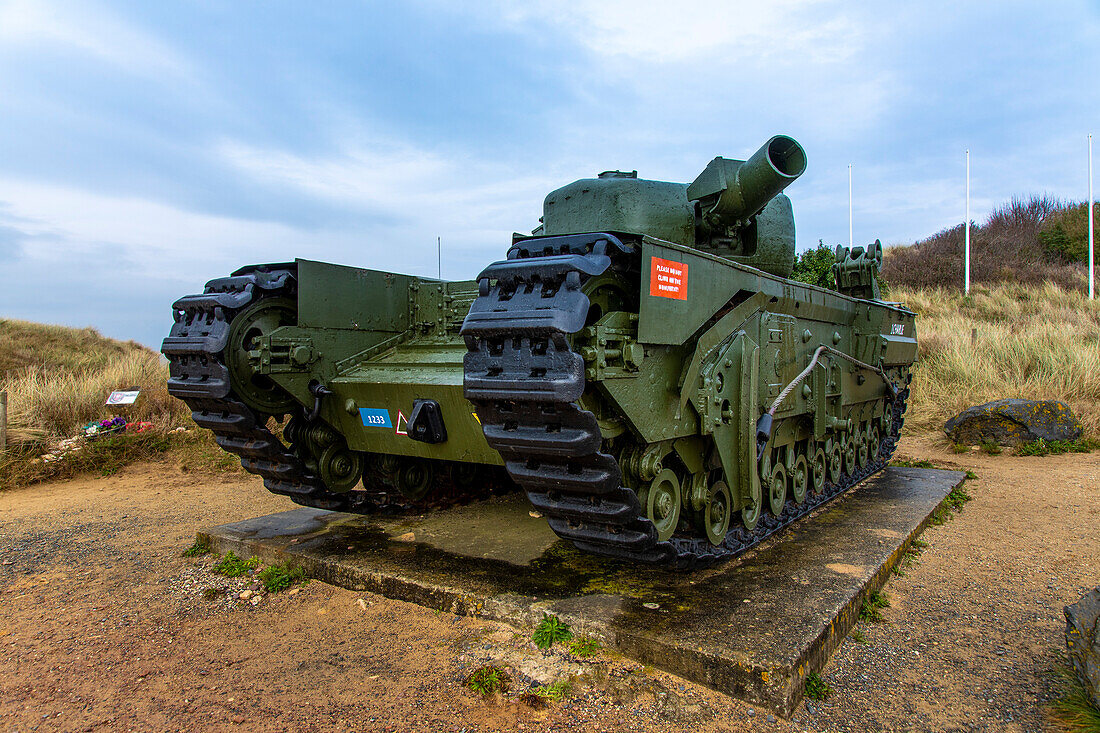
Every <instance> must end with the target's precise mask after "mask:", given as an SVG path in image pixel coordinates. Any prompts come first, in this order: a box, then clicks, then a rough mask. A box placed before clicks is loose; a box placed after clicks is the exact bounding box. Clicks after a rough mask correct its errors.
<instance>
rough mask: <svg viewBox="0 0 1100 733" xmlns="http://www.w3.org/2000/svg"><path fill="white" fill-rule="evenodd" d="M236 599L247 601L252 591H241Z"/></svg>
mask: <svg viewBox="0 0 1100 733" xmlns="http://www.w3.org/2000/svg"><path fill="white" fill-rule="evenodd" d="M237 597H238V598H240V599H241V600H242V601H247V600H248V599H249V598H251V597H252V591H250V590H242V591H241V592H240V593H239V594H238V595H237Z"/></svg>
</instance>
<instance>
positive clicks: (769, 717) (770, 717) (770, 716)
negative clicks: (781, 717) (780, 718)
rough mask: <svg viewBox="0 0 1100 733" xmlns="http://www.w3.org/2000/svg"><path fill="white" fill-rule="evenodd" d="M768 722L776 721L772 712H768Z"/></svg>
mask: <svg viewBox="0 0 1100 733" xmlns="http://www.w3.org/2000/svg"><path fill="white" fill-rule="evenodd" d="M768 722H769V723H774V722H775V716H774V715H772V714H771V713H768Z"/></svg>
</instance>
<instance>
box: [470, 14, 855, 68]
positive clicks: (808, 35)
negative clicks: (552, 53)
mask: <svg viewBox="0 0 1100 733" xmlns="http://www.w3.org/2000/svg"><path fill="white" fill-rule="evenodd" d="M844 7H845V6H844V5H843V4H840V3H836V2H828V1H824V0H773V1H772V2H765V3H743V2H742V3H735V2H729V1H728V0H702V1H701V2H694V3H690V4H689V5H687V6H685V5H684V4H681V3H669V2H663V1H662V0H582V1H581V2H574V3H570V4H569V5H568V6H567V7H565V6H562V4H561V3H560V2H551V1H550V0H535V1H533V2H525V3H509V2H496V3H489V4H488V8H491V10H488V9H486V10H484V11H482V12H484V13H485V15H490V14H492V15H496V16H497V17H498V18H500V19H501V21H502V22H503V23H505V24H506V25H508V26H510V27H512V28H523V27H529V26H530V25H532V24H533V23H537V24H540V25H545V26H549V27H551V28H554V29H556V30H558V31H560V32H563V33H564V34H566V35H568V36H570V37H571V38H572V39H573V40H574V41H576V42H578V43H580V44H583V45H584V46H586V47H587V48H588V49H589V50H590V51H591V52H592V53H594V54H596V55H598V56H608V57H621V58H624V59H628V60H629V61H630V62H631V63H641V64H643V65H646V66H652V65H658V64H666V63H670V62H676V63H679V62H691V61H695V60H699V59H704V58H705V59H712V60H714V59H718V60H720V62H721V63H722V65H723V66H730V65H736V64H739V63H744V62H746V61H748V62H751V63H752V64H753V65H754V66H755V65H759V64H767V63H771V62H773V61H775V60H776V59H779V58H782V57H784V56H786V55H789V54H791V53H798V54H799V55H800V56H805V54H806V53H807V52H809V53H810V54H811V55H812V58H813V59H814V60H815V61H817V62H819V63H822V62H836V61H840V60H843V59H844V58H846V57H848V56H849V55H850V54H851V52H852V48H853V41H854V40H855V37H856V36H857V35H858V34H857V31H858V28H857V27H855V26H854V25H853V24H852V22H851V21H850V19H849V18H847V17H846V16H845V15H844V14H843V13H842V9H843V8H844ZM807 21H810V22H807Z"/></svg>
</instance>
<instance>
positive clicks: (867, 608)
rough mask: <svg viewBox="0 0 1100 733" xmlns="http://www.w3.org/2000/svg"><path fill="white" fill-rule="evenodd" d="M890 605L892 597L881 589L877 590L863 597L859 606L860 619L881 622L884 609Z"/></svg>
mask: <svg viewBox="0 0 1100 733" xmlns="http://www.w3.org/2000/svg"><path fill="white" fill-rule="evenodd" d="M889 606H890V597H889V596H888V595H886V594H885V593H883V592H881V591H875V592H874V593H872V594H870V595H869V596H867V597H866V598H864V599H863V605H862V606H860V608H859V620H860V621H870V622H871V623H879V622H880V621H882V609H884V608H888V607H889Z"/></svg>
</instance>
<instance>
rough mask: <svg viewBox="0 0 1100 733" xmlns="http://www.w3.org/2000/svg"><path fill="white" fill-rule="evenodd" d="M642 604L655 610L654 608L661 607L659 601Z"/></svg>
mask: <svg viewBox="0 0 1100 733" xmlns="http://www.w3.org/2000/svg"><path fill="white" fill-rule="evenodd" d="M642 605H643V606H645V607H646V608H648V609H649V610H651V611H653V610H656V609H658V608H660V607H661V604H660V603H643V604H642Z"/></svg>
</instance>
